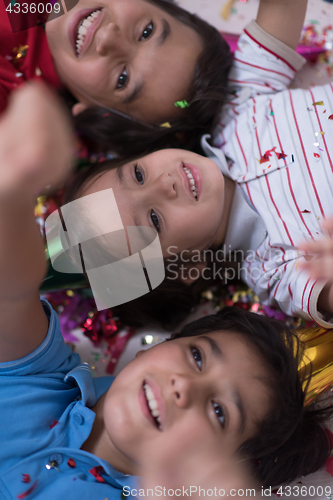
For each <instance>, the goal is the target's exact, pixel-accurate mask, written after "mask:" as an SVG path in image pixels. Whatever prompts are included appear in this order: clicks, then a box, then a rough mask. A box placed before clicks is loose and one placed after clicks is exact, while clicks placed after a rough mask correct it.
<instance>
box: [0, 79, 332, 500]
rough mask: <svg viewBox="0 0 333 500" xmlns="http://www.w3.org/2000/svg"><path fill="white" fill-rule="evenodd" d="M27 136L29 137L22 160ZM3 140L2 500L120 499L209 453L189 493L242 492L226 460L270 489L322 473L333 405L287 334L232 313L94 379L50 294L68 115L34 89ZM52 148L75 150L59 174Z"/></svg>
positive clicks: (18, 99)
mask: <svg viewBox="0 0 333 500" xmlns="http://www.w3.org/2000/svg"><path fill="white" fill-rule="evenodd" d="M13 129H17V130H18V131H21V130H24V129H27V130H28V131H29V133H27V134H23V135H22V140H21V141H20V142H19V144H18V145H17V147H16V148H15V149H14V148H12V147H11V146H12V141H13V140H15V139H13V134H12V131H13ZM0 132H1V134H0V155H1V157H2V161H1V162H0V165H1V167H0V168H1V176H0V179H1V181H0V229H1V234H2V238H1V241H0V276H1V281H0V320H1V321H0V378H1V384H0V392H1V401H2V410H1V424H2V425H1V426H0V439H1V444H2V446H1V451H0V457H1V459H0V494H1V496H3V497H4V498H6V500H14V499H17V498H19V499H23V498H31V499H38V500H39V499H45V498H47V499H49V500H53V499H54V500H55V499H58V498H59V496H61V495H67V496H68V497H69V498H87V499H88V498H91V497H93V498H111V499H114V500H116V499H119V496H120V495H121V493H122V491H123V488H124V486H127V490H125V491H128V489H132V488H133V487H135V486H137V478H135V477H133V476H132V475H133V474H138V473H139V474H143V475H148V477H149V474H150V471H151V470H154V468H155V471H156V470H158V467H159V464H160V467H162V466H163V467H164V466H165V465H166V463H165V460H166V457H164V456H163V450H164V448H165V449H166V450H168V453H169V454H168V457H170V450H173V459H172V467H174V468H175V470H177V471H182V469H184V470H187V469H186V463H187V460H189V461H190V463H191V464H193V458H194V457H193V451H194V450H198V449H202V450H203V453H202V454H201V453H196V454H195V461H194V469H193V470H192V471H191V472H190V476H187V474H185V476H183V477H182V480H183V481H184V483H185V484H188V481H189V480H190V479H191V478H193V474H195V477H196V480H197V481H199V484H200V483H201V480H202V481H203V482H205V481H206V480H207V477H208V478H209V484H211V481H214V483H215V482H216V484H218V485H221V487H222V486H223V485H226V484H228V485H230V486H231V487H235V485H237V484H239V482H238V481H237V477H236V478H235V482H234V480H233V481H232V483H230V477H229V476H228V474H229V468H228V466H226V463H228V462H229V461H231V460H232V459H233V458H232V457H235V454H236V452H241V454H242V455H241V456H242V460H243V461H245V462H246V463H247V464H248V466H249V468H251V469H252V473H253V475H254V477H256V478H258V480H259V481H260V484H262V485H271V484H276V483H279V482H281V481H287V480H291V479H293V478H294V477H295V476H297V475H298V474H308V473H311V472H313V471H315V470H316V469H317V468H319V467H321V466H322V465H323V464H324V462H325V460H326V459H327V457H328V455H329V452H330V443H329V441H328V438H327V436H326V434H325V431H324V429H323V428H322V427H321V426H320V423H321V422H323V421H324V420H325V418H327V417H328V416H329V415H330V413H331V412H332V408H324V409H323V410H320V411H319V410H316V411H314V409H313V407H304V396H305V393H304V390H303V389H302V383H301V380H300V379H299V375H298V354H297V353H298V352H299V351H298V347H297V342H296V340H295V338H294V335H293V334H292V332H291V331H289V330H288V329H287V328H286V327H285V325H283V323H279V322H276V321H273V320H269V319H267V318H264V317H262V316H258V315H255V314H251V313H248V312H245V311H239V310H237V309H233V308H229V309H226V310H224V311H221V313H220V314H219V315H215V316H209V317H206V318H202V319H201V320H198V321H197V322H195V323H192V324H190V325H187V326H186V327H184V328H183V329H182V331H181V332H180V333H178V334H176V335H174V336H173V337H172V339H171V340H170V341H168V342H165V343H163V344H160V345H157V346H155V347H153V348H152V349H151V350H149V351H146V352H144V353H141V354H139V355H138V356H137V357H136V359H135V360H134V361H133V362H131V363H130V364H129V365H128V366H127V367H126V368H125V369H124V370H123V371H122V372H121V373H120V374H119V376H118V377H117V378H116V379H115V380H114V379H113V378H112V377H100V378H95V379H92V376H91V374H90V371H89V368H88V367H87V365H86V364H81V363H80V359H79V356H78V355H77V354H75V353H73V352H72V350H71V348H70V346H68V345H66V344H65V343H64V340H63V338H62V336H61V331H60V324H59V320H58V318H57V315H56V313H55V311H54V310H52V308H51V306H50V305H49V304H48V303H47V302H45V301H41V300H40V298H39V293H38V288H39V284H40V281H41V279H42V277H43V274H44V272H45V265H46V263H45V253H44V245H43V241H42V238H41V236H40V234H39V231H38V228H37V225H36V223H35V218H34V213H33V206H34V193H35V192H36V190H38V188H39V183H40V180H41V179H42V180H43V182H57V181H60V180H62V179H63V177H64V175H65V173H66V171H68V165H69V163H70V162H69V160H70V158H71V147H70V141H69V140H68V137H70V130H69V128H68V123H67V120H66V115H65V114H64V113H63V111H62V109H61V107H60V106H59V102H58V101H56V100H54V98H53V97H52V95H50V94H49V92H48V91H47V92H46V90H45V89H44V88H34V86H32V85H29V86H27V87H26V88H25V89H24V90H21V91H18V92H17V93H16V95H15V98H14V99H13V101H12V103H11V105H10V107H9V109H8V113H7V114H6V115H5V116H4V117H3V119H2V120H1V122H0ZM33 136H34V137H35V140H33ZM50 148H51V150H52V152H56V151H57V150H59V151H61V152H62V156H61V158H60V160H59V155H56V154H54V155H52V158H54V160H53V163H52V165H51V167H52V168H51V169H50V165H49V163H48V162H45V153H48V154H49V152H50ZM58 161H61V163H58ZM183 189H184V191H185V189H187V188H185V187H184V186H183ZM203 193H204V191H203V190H202V192H201V193H200V194H199V200H200V196H201V195H202V196H203ZM13 199H15V200H16V203H15V206H14V207H13ZM195 202H196V203H197V201H196V200H195ZM18 241H19V244H18ZM180 436H181V437H182V438H181V439H179V438H180ZM185 442H186V443H187V444H186V446H185V448H184V443H185ZM281 443H282V445H281ZM180 446H181V449H180V448H179V447H180ZM207 446H208V449H207ZM209 451H210V453H209ZM168 460H170V458H168ZM156 468H157V469H156ZM212 471H213V476H212ZM187 473H188V471H187ZM236 476H237V474H236ZM171 478H172V476H171ZM171 482H172V480H171ZM201 484H203V483H201ZM243 485H244V486H245V484H244V483H243Z"/></svg>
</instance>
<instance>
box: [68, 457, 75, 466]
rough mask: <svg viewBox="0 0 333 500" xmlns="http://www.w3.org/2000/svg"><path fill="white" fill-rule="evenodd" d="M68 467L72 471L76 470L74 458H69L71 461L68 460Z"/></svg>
mask: <svg viewBox="0 0 333 500" xmlns="http://www.w3.org/2000/svg"><path fill="white" fill-rule="evenodd" d="M67 465H68V466H69V467H70V468H71V469H75V467H76V462H75V460H73V459H72V458H69V459H68V460H67Z"/></svg>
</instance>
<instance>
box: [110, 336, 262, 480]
mask: <svg viewBox="0 0 333 500" xmlns="http://www.w3.org/2000/svg"><path fill="white" fill-rule="evenodd" d="M267 375H268V374H267V370H266V368H265V367H264V366H263V365H262V362H261V360H260V358H259V357H258V356H257V354H256V353H255V352H254V351H253V350H252V348H251V347H249V346H248V344H247V343H246V342H244V341H243V340H242V339H241V337H240V336H239V335H237V334H233V333H229V332H228V333H224V332H213V333H209V334H205V335H204V336H198V337H187V338H182V339H176V340H173V341H171V342H166V343H162V344H160V345H158V346H155V347H153V348H151V349H149V350H148V351H145V352H143V353H142V354H141V355H140V356H137V358H136V359H135V360H134V361H132V362H131V363H130V364H129V365H128V366H127V367H126V368H124V370H123V371H122V372H121V373H120V374H119V375H118V376H117V377H116V379H115V381H114V383H113V384H112V386H111V388H110V389H109V391H108V393H107V395H106V399H105V403H104V424H105V427H106V432H107V436H108V438H109V439H110V441H111V443H112V446H113V447H115V448H116V450H117V452H119V453H120V454H121V455H123V456H124V457H126V460H127V463H133V464H136V465H140V460H142V457H143V456H145V446H146V444H147V443H149V445H154V446H155V447H156V448H155V449H156V450H163V446H164V445H166V444H167V445H168V447H169V449H170V443H171V442H172V441H173V440H174V441H176V439H175V436H178V439H179V436H182V435H183V433H184V434H185V435H184V441H185V442H186V441H187V442H189V440H188V437H191V436H192V438H193V440H195V441H196V442H197V444H198V445H199V443H198V441H199V442H200V441H202V443H205V442H217V443H218V444H219V445H220V446H221V450H223V449H225V448H228V449H229V450H230V452H231V453H232V454H233V453H235V452H236V451H237V449H238V448H239V447H240V446H241V444H242V443H244V442H245V441H246V440H247V439H249V438H250V437H252V436H253V435H254V434H255V433H256V431H257V425H258V423H260V422H261V421H262V419H263V418H264V417H265V416H266V415H267V413H268V411H269V409H270V396H271V394H270V390H269V389H268V387H267V385H266V384H267V382H266V381H265V378H266V377H267ZM147 386H148V388H147ZM148 401H149V402H148ZM149 403H150V406H152V405H155V407H156V410H155V412H156V411H157V413H156V415H158V417H159V421H160V422H159V423H158V422H157V419H156V417H155V418H154V417H153V416H152V412H151V410H150V409H149ZM174 444H175V449H176V448H177V445H178V443H177V442H175V443H174ZM198 448H199V449H200V447H199V446H198ZM127 472H129V473H132V472H133V470H131V467H129V470H128V471H127Z"/></svg>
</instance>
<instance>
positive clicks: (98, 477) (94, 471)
mask: <svg viewBox="0 0 333 500" xmlns="http://www.w3.org/2000/svg"><path fill="white" fill-rule="evenodd" d="M89 472H90V474H92V475H93V476H94V478H95V479H96V481H98V482H99V483H105V481H104V479H103V478H102V476H101V474H100V473H101V472H104V469H103V467H102V466H101V465H99V466H98V467H93V468H92V469H90V471H89Z"/></svg>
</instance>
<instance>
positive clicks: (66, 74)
mask: <svg viewBox="0 0 333 500" xmlns="http://www.w3.org/2000/svg"><path fill="white" fill-rule="evenodd" d="M93 12H97V14H98V15H97V14H94V16H96V17H95V19H94V22H93V23H92V24H91V25H90V26H88V28H87V33H86V34H84V35H83V34H82V35H81V37H82V40H83V45H82V47H81V48H80V49H79V50H80V53H79V54H78V53H77V49H76V40H77V39H78V38H77V36H78V35H77V28H78V25H79V23H80V22H81V21H82V20H83V19H84V18H86V17H87V16H88V15H90V14H91V13H93ZM91 19H93V18H91ZM46 34H47V39H48V43H49V47H50V50H51V54H52V57H53V60H54V63H55V66H56V69H57V72H58V74H59V76H60V78H61V80H62V82H63V83H64V85H65V86H66V87H67V88H68V89H69V90H71V91H72V93H73V94H74V95H75V96H76V97H77V98H78V99H79V101H80V103H81V104H80V105H77V106H76V107H75V110H73V111H74V112H80V111H82V110H83V109H84V108H85V107H86V106H91V105H96V102H94V101H93V100H90V99H89V98H88V96H89V97H91V98H92V99H94V100H95V101H98V102H99V103H102V104H104V105H107V106H109V107H111V108H115V109H118V110H120V111H123V112H124V113H127V114H129V115H131V116H133V117H135V118H137V119H140V120H142V121H145V122H151V123H159V122H161V123H162V121H163V120H167V119H171V118H172V117H174V116H175V115H177V113H180V112H181V110H179V108H176V107H175V106H174V103H175V102H176V101H179V100H182V99H187V98H188V93H189V88H190V86H191V82H192V80H193V77H194V68H195V64H196V61H197V59H198V56H199V54H200V53H201V51H202V48H203V47H202V42H201V39H200V37H199V35H197V33H196V32H195V31H194V30H192V29H191V28H189V27H187V26H186V25H184V24H183V23H181V22H180V21H178V20H176V19H174V18H173V17H172V16H170V15H168V14H167V13H166V12H164V11H162V10H161V9H159V8H158V7H156V6H154V5H152V4H151V3H149V2H147V1H145V0H102V1H97V0H80V2H79V3H78V5H77V6H76V7H74V8H73V9H72V10H70V11H69V12H68V13H67V14H65V15H62V16H60V17H59V18H57V19H55V20H53V21H48V22H47V23H46Z"/></svg>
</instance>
